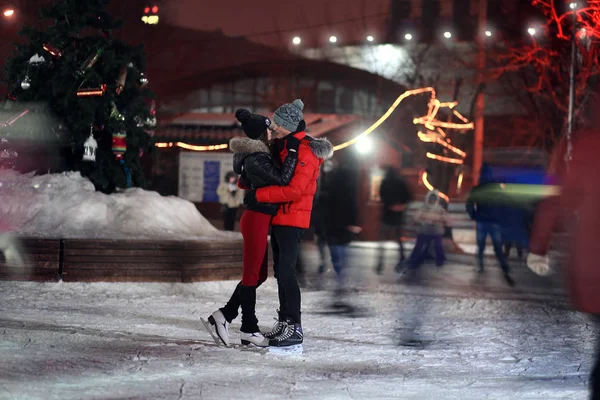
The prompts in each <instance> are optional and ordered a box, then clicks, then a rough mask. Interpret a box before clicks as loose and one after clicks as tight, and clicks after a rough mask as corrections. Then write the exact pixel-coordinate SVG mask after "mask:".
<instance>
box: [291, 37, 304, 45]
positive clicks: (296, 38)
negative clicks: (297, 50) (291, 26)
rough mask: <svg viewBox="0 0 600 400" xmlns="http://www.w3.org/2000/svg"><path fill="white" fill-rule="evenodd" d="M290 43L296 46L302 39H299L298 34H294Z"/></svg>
mask: <svg viewBox="0 0 600 400" xmlns="http://www.w3.org/2000/svg"><path fill="white" fill-rule="evenodd" d="M292 43H293V44H294V45H296V46H298V45H299V44H300V43H302V39H300V37H299V36H295V37H294V38H293V39H292Z"/></svg>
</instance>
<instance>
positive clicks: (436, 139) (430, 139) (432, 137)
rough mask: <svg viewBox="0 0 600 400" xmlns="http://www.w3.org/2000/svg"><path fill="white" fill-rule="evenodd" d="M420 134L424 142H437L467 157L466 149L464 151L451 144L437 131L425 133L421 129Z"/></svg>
mask: <svg viewBox="0 0 600 400" xmlns="http://www.w3.org/2000/svg"><path fill="white" fill-rule="evenodd" d="M418 136H419V139H421V141H422V142H426V143H437V144H439V145H441V146H443V147H445V148H447V149H448V150H450V151H452V152H454V153H456V154H458V155H459V156H461V157H463V158H464V157H466V156H467V153H465V152H464V151H462V150H461V149H459V148H457V147H454V146H452V145H451V144H449V143H448V142H446V141H445V140H442V139H440V138H439V137H437V136H435V133H434V132H432V133H430V134H427V133H423V132H421V131H419V132H418Z"/></svg>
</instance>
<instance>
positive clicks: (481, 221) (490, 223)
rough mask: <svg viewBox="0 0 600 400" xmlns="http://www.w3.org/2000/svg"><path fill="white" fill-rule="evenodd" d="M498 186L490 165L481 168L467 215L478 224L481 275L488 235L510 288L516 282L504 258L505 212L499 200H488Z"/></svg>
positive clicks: (468, 202) (471, 195)
mask: <svg viewBox="0 0 600 400" xmlns="http://www.w3.org/2000/svg"><path fill="white" fill-rule="evenodd" d="M493 185H498V183H496V182H494V180H493V176H492V168H491V167H490V166H489V165H488V164H484V165H482V167H481V174H480V178H479V185H478V186H476V187H475V188H473V190H471V193H470V194H469V198H468V199H467V205H466V209H467V213H468V214H469V216H470V217H471V219H472V220H474V221H476V222H477V256H478V262H479V269H478V271H479V272H480V273H483V271H484V254H485V242H486V240H487V237H488V235H489V236H490V237H491V238H492V244H493V246H494V253H495V254H496V258H497V259H498V262H499V263H500V268H502V271H503V273H504V279H505V280H506V283H508V285H509V286H514V284H515V281H514V280H513V279H512V277H511V276H510V269H509V267H508V261H506V257H505V256H504V251H503V249H502V225H501V223H502V222H503V221H502V218H503V217H505V216H506V212H505V210H504V209H503V208H502V206H501V205H497V204H496V203H495V201H496V200H497V199H492V198H487V197H486V193H487V191H488V190H489V189H490V188H491V187H492V186H493Z"/></svg>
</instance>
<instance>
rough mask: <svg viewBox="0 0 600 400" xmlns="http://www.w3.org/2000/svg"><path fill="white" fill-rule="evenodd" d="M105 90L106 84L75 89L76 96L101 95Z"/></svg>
mask: <svg viewBox="0 0 600 400" xmlns="http://www.w3.org/2000/svg"><path fill="white" fill-rule="evenodd" d="M105 92H106V85H100V87H99V88H98V89H95V88H93V89H79V90H78V91H77V96H78V97H82V96H83V97H87V96H103V95H104V93H105Z"/></svg>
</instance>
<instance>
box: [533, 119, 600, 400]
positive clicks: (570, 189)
mask: <svg viewBox="0 0 600 400" xmlns="http://www.w3.org/2000/svg"><path fill="white" fill-rule="evenodd" d="M577 137H578V139H577V140H576V141H575V142H574V144H573V160H572V161H571V162H570V165H569V168H568V169H566V168H562V171H560V174H559V175H560V178H559V180H560V181H561V182H560V183H561V189H560V194H559V195H558V196H554V197H550V198H548V199H545V200H543V201H542V202H541V203H540V205H539V207H538V211H537V213H536V216H535V222H534V226H533V230H532V235H531V240H530V243H529V250H530V253H529V256H528V257H527V265H528V266H529V268H531V269H532V270H533V271H534V272H535V273H537V274H539V275H546V274H548V273H549V265H548V256H547V254H548V250H549V248H550V241H551V238H552V233H553V231H554V230H555V229H556V228H557V226H558V225H559V224H560V223H561V222H562V223H563V224H562V225H563V226H565V227H567V228H568V230H569V231H570V233H571V235H570V246H569V257H568V259H569V261H570V263H569V266H568V268H567V276H568V283H569V285H568V286H569V294H570V297H571V302H572V304H573V306H574V308H575V309H576V310H578V311H582V312H585V313H588V314H591V315H593V316H594V319H595V320H596V322H597V328H598V330H600V323H598V321H599V320H600V265H599V264H598V250H597V248H598V237H599V236H600V207H599V206H598V199H599V198H600V186H598V184H597V183H596V182H597V181H596V179H598V177H597V176H598V170H600V158H599V157H598V153H599V152H600V131H598V130H591V131H588V132H581V133H580V134H578V135H577ZM561 150H564V149H561V148H560V147H559V149H558V151H557V152H556V153H555V158H556V156H557V155H562V154H564V151H561ZM560 159H561V160H563V159H564V157H560ZM562 164H563V165H564V163H562ZM597 335H598V337H597V339H596V340H597V350H596V362H595V366H594V369H593V371H592V375H591V379H590V381H591V382H590V387H591V392H592V397H591V398H592V399H600V332H599V333H598V334H597Z"/></svg>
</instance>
